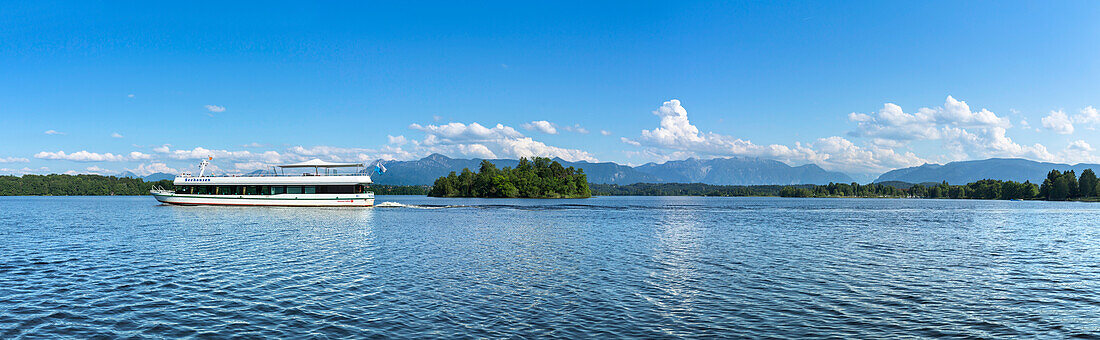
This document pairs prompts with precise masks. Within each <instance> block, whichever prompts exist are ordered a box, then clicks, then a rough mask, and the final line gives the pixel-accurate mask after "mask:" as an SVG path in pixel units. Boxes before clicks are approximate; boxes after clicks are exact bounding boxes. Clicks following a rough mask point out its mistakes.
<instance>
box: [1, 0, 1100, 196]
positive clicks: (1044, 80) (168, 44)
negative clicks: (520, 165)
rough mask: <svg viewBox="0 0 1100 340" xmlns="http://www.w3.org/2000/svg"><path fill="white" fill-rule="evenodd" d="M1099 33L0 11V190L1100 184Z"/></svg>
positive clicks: (873, 22)
mask: <svg viewBox="0 0 1100 340" xmlns="http://www.w3.org/2000/svg"><path fill="white" fill-rule="evenodd" d="M1098 19H1100V3H1096V2H1084V1H1081V2H1058V3H1054V4H1050V3H1027V2H965V3H958V2H922V3H901V2H883V1H878V2H842V3H828V2H821V3H787V4H772V3H715V2H682V1H678V2H625V3H610V2H608V3H603V4H596V5H593V4H589V3H587V2H575V3H565V2H560V3H558V2H555V3H542V4H530V3H517V2H498V3H482V4H474V5H470V4H461V5H456V4H455V3H453V2H440V3H431V2H428V3H415V4H413V3H396V2H387V3H361V4H360V3H326V4H303V3H297V2H294V3H274V4H272V3H266V2H265V3H254V4H228V5H227V4H225V3H222V2H188V3H181V4H147V3H143V2H130V3H91V2H71V3H49V2H27V3H10V4H6V5H5V6H3V7H0V41H2V43H0V125H2V126H5V127H7V128H6V129H4V130H5V133H4V134H3V135H2V136H0V173H12V174H21V173H64V172H70V173H73V172H76V173H101V174H117V173H120V172H122V171H127V170H130V171H134V172H137V173H149V172H155V171H166V172H176V171H181V170H191V169H192V168H194V164H195V163H197V161H198V159H199V158H202V157H203V155H213V156H214V157H215V164H217V165H218V167H219V170H220V171H222V172H235V171H250V170H252V169H257V168H262V167H264V166H265V164H271V163H280V162H293V161H299V160H305V159H310V158H314V157H317V158H322V159H329V160H344V161H352V160H364V161H369V160H373V159H378V158H384V159H412V158H419V157H423V156H425V155H427V154H430V153H432V152H440V153H443V154H446V155H448V156H452V157H465V158H468V157H499V158H516V157H519V156H531V155H544V156H558V157H562V158H566V159H571V160H590V161H614V162H619V163H625V164H642V163H646V162H652V161H656V162H662V161H666V160H671V159H683V158H687V157H701V158H708V157H730V156H752V157H764V158H772V159H778V160H782V161H784V162H787V163H790V164H805V163H815V164H818V165H821V166H822V167H825V168H826V169H830V170H837V171H845V172H848V173H852V174H854V175H856V176H857V177H860V178H870V177H873V176H874V175H877V174H878V173H881V172H884V171H887V170H890V169H894V168H898V167H905V166H913V165H920V164H923V163H925V162H936V163H943V162H948V161H953V160H964V159H984V158H989V157H1022V158H1028V159H1035V160H1045V161H1057V162H1068V163H1077V162H1100V159H1097V156H1096V155H1097V151H1095V150H1094V146H1100V138H1097V137H1096V135H1097V134H1096V133H1095V131H1094V130H1093V128H1094V125H1100V114H1098V113H1097V112H1096V110H1095V109H1094V108H1093V107H1094V106H1100V100H1098V99H1100V98H1098V97H1097V94H1098V93H1100V91H1098V90H1100V83H1098V82H1097V79H1098V76H1100V58H1097V56H1098V55H1100V53H1098V52H1100V20H1098ZM983 110H985V111H983ZM551 132H553V133H551Z"/></svg>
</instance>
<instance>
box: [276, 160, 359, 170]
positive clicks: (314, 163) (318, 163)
mask: <svg viewBox="0 0 1100 340" xmlns="http://www.w3.org/2000/svg"><path fill="white" fill-rule="evenodd" d="M361 166H363V163H332V162H325V161H322V160H320V159H317V158H314V159H311V160H308V161H305V162H301V163H294V164H283V165H279V167H280V168H349V167H361Z"/></svg>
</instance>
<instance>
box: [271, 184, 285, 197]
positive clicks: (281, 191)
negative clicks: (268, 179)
mask: <svg viewBox="0 0 1100 340" xmlns="http://www.w3.org/2000/svg"><path fill="white" fill-rule="evenodd" d="M285 193H286V187H284V186H281V185H280V186H273V187H271V194H272V195H279V194H285Z"/></svg>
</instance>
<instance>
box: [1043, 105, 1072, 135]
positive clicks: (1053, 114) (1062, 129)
mask: <svg viewBox="0 0 1100 340" xmlns="http://www.w3.org/2000/svg"><path fill="white" fill-rule="evenodd" d="M1041 121H1042V122H1043V127H1044V128H1047V129H1049V130H1051V131H1054V133H1057V134H1060V135H1068V134H1071V133H1073V121H1071V120H1070V119H1069V116H1067V115H1066V113H1065V112H1062V111H1061V110H1058V111H1050V115H1047V116H1046V117H1043V119H1042V120H1041Z"/></svg>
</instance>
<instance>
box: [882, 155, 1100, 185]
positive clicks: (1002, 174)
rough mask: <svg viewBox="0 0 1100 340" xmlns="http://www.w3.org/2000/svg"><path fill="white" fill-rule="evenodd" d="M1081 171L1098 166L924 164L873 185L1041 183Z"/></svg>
mask: <svg viewBox="0 0 1100 340" xmlns="http://www.w3.org/2000/svg"><path fill="white" fill-rule="evenodd" d="M1085 169H1093V171H1100V164H1085V163H1081V164H1076V165H1069V164H1060V163H1047V162H1036V161H1031V160H1026V159H1019V158H990V159H984V160H976V161H961V162H951V163H947V164H942V165H941V164H925V165H921V166H916V167H910V168H902V169H897V170H892V171H889V172H887V173H884V174H882V175H881V176H879V177H878V179H875V182H876V183H880V182H887V181H900V182H906V183H924V182H936V183H940V182H943V181H947V183H949V184H966V183H971V182H975V181H979V180H983V179H999V180H1006V181H1007V180H1011V181H1017V182H1023V181H1031V182H1032V183H1042V182H1043V179H1045V178H1046V177H1047V173H1048V172H1050V170H1058V171H1063V172H1064V171H1068V170H1074V172H1076V173H1077V175H1078V176H1080V175H1081V171H1083V170H1085Z"/></svg>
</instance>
